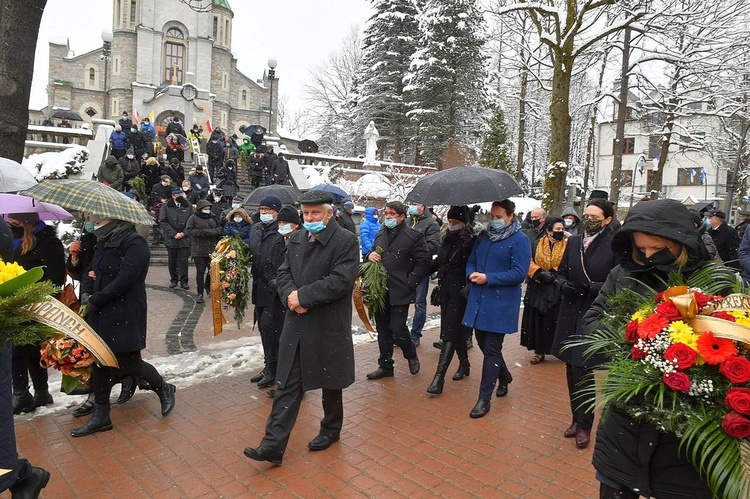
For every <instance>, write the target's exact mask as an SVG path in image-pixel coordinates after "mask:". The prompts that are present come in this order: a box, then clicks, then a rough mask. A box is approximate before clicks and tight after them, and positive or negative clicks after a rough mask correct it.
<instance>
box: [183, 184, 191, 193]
mask: <svg viewBox="0 0 750 499" xmlns="http://www.w3.org/2000/svg"><path fill="white" fill-rule="evenodd" d="M189 190H190V187H185V186H184V185H183V186H182V191H183V192H187V191H189Z"/></svg>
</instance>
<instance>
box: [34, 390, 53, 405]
mask: <svg viewBox="0 0 750 499" xmlns="http://www.w3.org/2000/svg"><path fill="white" fill-rule="evenodd" d="M53 403H54V401H53V400H52V395H50V393H49V390H34V406H36V407H43V406H45V405H52V404H53Z"/></svg>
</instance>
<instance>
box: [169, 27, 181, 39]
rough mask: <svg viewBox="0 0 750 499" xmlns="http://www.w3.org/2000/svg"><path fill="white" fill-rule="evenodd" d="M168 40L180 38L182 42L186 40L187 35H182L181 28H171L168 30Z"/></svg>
mask: <svg viewBox="0 0 750 499" xmlns="http://www.w3.org/2000/svg"><path fill="white" fill-rule="evenodd" d="M167 38H178V39H180V40H183V39H184V38H185V35H184V34H182V30H180V28H169V29H168V30H167Z"/></svg>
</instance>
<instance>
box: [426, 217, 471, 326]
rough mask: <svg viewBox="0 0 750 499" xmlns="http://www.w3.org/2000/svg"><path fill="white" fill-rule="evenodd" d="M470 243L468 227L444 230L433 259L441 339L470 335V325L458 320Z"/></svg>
mask: <svg viewBox="0 0 750 499" xmlns="http://www.w3.org/2000/svg"><path fill="white" fill-rule="evenodd" d="M473 247H474V236H473V234H472V233H471V231H470V230H468V229H467V230H465V231H463V232H461V233H459V234H451V233H446V235H445V237H444V238H443V240H442V242H441V243H440V247H439V248H438V253H437V258H436V259H435V261H434V262H433V270H437V273H438V284H439V285H440V337H441V338H443V340H444V341H461V340H465V339H466V338H468V337H469V336H470V335H471V328H470V327H468V326H464V325H463V324H461V321H462V320H463V318H464V312H465V311H466V298H464V297H463V295H462V294H461V289H462V288H463V287H464V286H466V284H467V282H466V262H467V261H469V256H471V249H472V248H473Z"/></svg>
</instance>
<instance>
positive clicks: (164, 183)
mask: <svg viewBox="0 0 750 499" xmlns="http://www.w3.org/2000/svg"><path fill="white" fill-rule="evenodd" d="M161 185H163V186H164V187H168V186H169V182H162V183H161Z"/></svg>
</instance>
